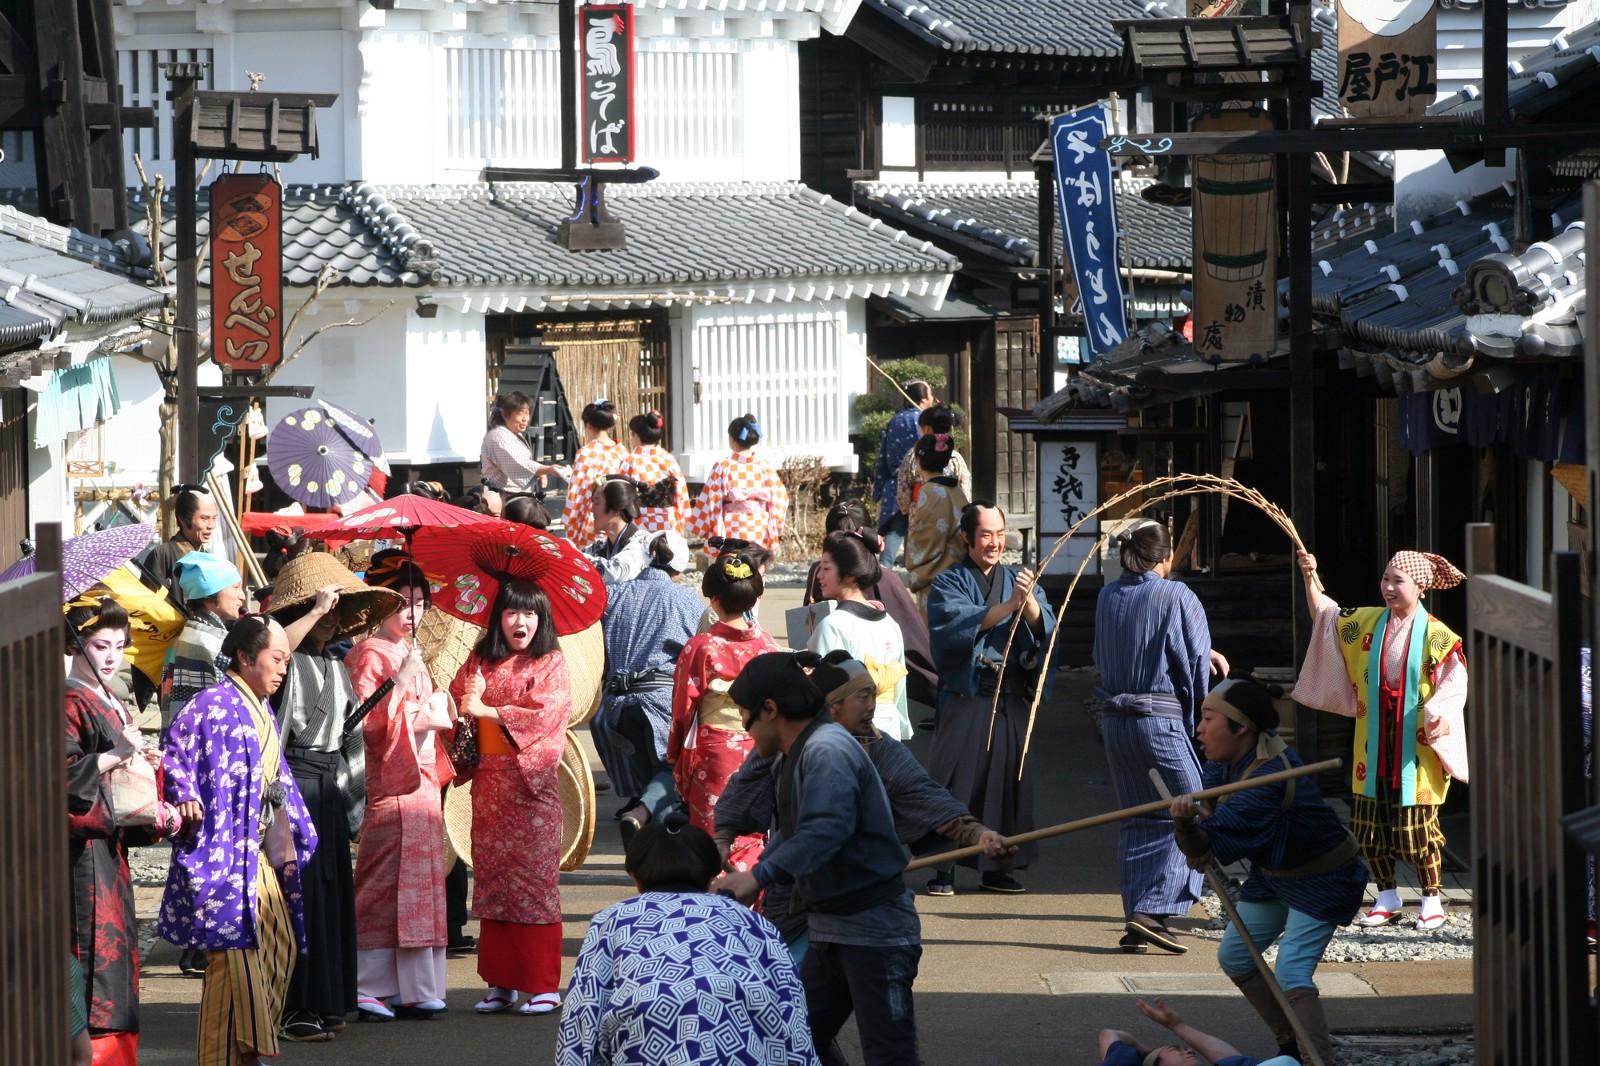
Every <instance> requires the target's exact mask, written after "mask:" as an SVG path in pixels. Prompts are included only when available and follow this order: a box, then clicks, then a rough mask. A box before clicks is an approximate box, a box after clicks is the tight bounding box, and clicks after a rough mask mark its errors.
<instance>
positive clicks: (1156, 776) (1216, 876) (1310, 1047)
mask: <svg viewBox="0 0 1600 1066" xmlns="http://www.w3.org/2000/svg"><path fill="white" fill-rule="evenodd" d="M1334 761H1335V762H1337V761H1338V760H1337V759H1335V760H1334ZM1269 776H1272V777H1276V776H1277V775H1276V774H1272V775H1269ZM1150 780H1151V782H1152V783H1153V784H1154V785H1155V786H1156V792H1157V793H1159V794H1160V796H1161V798H1162V800H1163V801H1165V802H1166V803H1168V804H1171V803H1172V792H1171V791H1170V790H1168V788H1167V783H1166V781H1165V780H1163V779H1162V777H1161V771H1160V770H1157V769H1156V768H1155V767H1153V766H1152V767H1151V768H1150ZM1247 780H1251V781H1264V780H1265V778H1260V777H1253V778H1248V779H1247ZM1202 795H1203V793H1199V792H1196V793H1195V794H1194V797H1195V799H1199V798H1201V796H1202ZM1205 874H1206V883H1207V884H1209V885H1210V886H1211V891H1213V892H1215V893H1216V894H1217V900H1218V901H1219V902H1220V903H1221V904H1222V909H1223V910H1224V911H1226V912H1227V915H1228V921H1230V922H1232V923H1233V931H1234V932H1236V933H1238V934H1239V940H1240V941H1241V942H1242V943H1243V944H1244V948H1245V950H1246V951H1248V952H1249V953H1250V958H1251V959H1253V960H1255V964H1256V972H1257V973H1259V974H1261V977H1262V979H1263V980H1265V981H1266V982H1267V988H1268V989H1269V990H1270V991H1271V992H1272V998H1273V999H1275V1000H1277V1002H1278V1009H1279V1010H1280V1011H1282V1012H1283V1017H1284V1019H1285V1020H1286V1021H1288V1023H1289V1027H1290V1028H1292V1029H1293V1030H1294V1035H1295V1039H1297V1040H1299V1041H1300V1053H1301V1054H1302V1055H1304V1056H1306V1057H1305V1059H1304V1060H1303V1061H1304V1062H1305V1064H1306V1066H1330V1064H1328V1063H1324V1062H1323V1061H1322V1057H1321V1056H1320V1055H1318V1054H1317V1047H1316V1045H1315V1044H1313V1043H1312V1042H1311V1034H1310V1033H1308V1032H1306V1027H1305V1025H1304V1023H1302V1022H1301V1021H1300V1016H1299V1015H1298V1014H1296V1013H1295V1010H1294V1004H1293V1003H1290V1002H1289V997H1288V996H1286V995H1284V994H1283V987H1282V986H1281V985H1279V984H1278V975H1277V974H1275V973H1273V972H1272V967H1270V966H1268V965H1267V959H1266V956H1264V955H1262V954H1261V948H1260V947H1259V946H1258V945H1257V944H1256V938H1255V937H1253V936H1251V935H1250V930H1249V929H1247V928H1245V924H1244V921H1243V919H1241V918H1240V917H1239V908H1238V907H1236V906H1234V903H1233V899H1232V897H1230V896H1229V895H1228V886H1227V883H1226V882H1224V881H1223V880H1222V871H1221V870H1219V869H1217V864H1216V862H1215V861H1214V860H1212V859H1207V860H1206V866H1205Z"/></svg>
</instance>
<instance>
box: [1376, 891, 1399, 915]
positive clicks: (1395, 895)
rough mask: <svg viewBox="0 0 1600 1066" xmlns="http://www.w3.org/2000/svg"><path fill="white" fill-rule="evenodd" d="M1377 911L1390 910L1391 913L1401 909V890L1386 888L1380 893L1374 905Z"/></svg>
mask: <svg viewBox="0 0 1600 1066" xmlns="http://www.w3.org/2000/svg"><path fill="white" fill-rule="evenodd" d="M1372 909H1373V910H1375V911H1388V912H1389V913H1390V914H1393V913H1395V912H1396V911H1398V910H1399V909H1400V890H1399V889H1397V888H1386V889H1384V890H1383V891H1382V892H1379V893H1378V901H1377V902H1376V903H1374V904H1373V905H1372Z"/></svg>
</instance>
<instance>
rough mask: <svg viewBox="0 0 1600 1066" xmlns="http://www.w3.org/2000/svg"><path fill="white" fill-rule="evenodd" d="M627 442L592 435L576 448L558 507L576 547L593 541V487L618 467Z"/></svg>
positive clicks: (620, 464)
mask: <svg viewBox="0 0 1600 1066" xmlns="http://www.w3.org/2000/svg"><path fill="white" fill-rule="evenodd" d="M627 458H628V446H627V445H626V444H623V443H621V442H620V441H614V440H612V439H611V438H610V437H596V438H595V439H594V440H592V441H590V442H589V443H588V444H585V445H584V446H583V447H581V448H579V449H578V456H577V458H576V459H574V460H573V461H572V478H571V480H570V481H568V483H567V486H568V487H567V505H566V506H565V507H564V508H562V510H561V524H562V526H563V527H564V528H565V529H566V537H567V539H568V540H570V541H572V543H574V544H576V545H577V546H578V547H579V548H580V549H582V548H587V547H588V546H589V545H591V544H593V543H594V541H595V531H594V490H595V486H596V485H598V484H600V482H601V481H602V480H604V479H605V478H608V477H610V476H611V475H612V474H615V473H616V472H617V471H618V470H620V469H622V464H623V462H624V461H625V460H626V459H627Z"/></svg>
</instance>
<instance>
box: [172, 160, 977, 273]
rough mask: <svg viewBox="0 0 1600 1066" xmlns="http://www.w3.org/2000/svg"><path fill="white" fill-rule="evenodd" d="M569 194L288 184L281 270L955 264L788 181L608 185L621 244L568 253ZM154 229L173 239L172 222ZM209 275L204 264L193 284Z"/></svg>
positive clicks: (809, 268) (523, 187)
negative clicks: (623, 229) (562, 235)
mask: <svg viewBox="0 0 1600 1066" xmlns="http://www.w3.org/2000/svg"><path fill="white" fill-rule="evenodd" d="M572 195H573V194H572V189H571V188H570V187H569V186H564V185H547V184H497V185H487V184H472V185H448V186H447V185H428V186H377V185H371V184H368V183H366V182H352V183H350V184H348V185H344V186H332V187H327V186H322V187H317V188H315V189H312V188H307V187H290V188H288V189H286V190H285V191H284V253H285V259H286V268H285V276H284V280H285V281H286V282H287V283H288V284H291V285H310V284H311V283H312V282H313V281H314V280H315V279H316V276H317V273H318V271H319V270H320V269H321V268H322V267H323V265H324V264H330V265H332V266H334V267H335V268H337V269H338V271H339V273H340V278H339V280H338V282H337V284H342V285H359V286H372V285H427V284H431V285H460V286H503V285H507V284H531V285H541V286H557V285H581V286H589V287H601V288H604V287H616V286H640V287H645V286H659V285H682V284H698V285H705V284H711V285H716V284H718V283H724V282H726V283H734V284H740V285H748V284H750V283H751V282H754V281H762V280H778V279H785V278H803V277H825V278H832V277H863V276H866V277H871V276H883V275H906V274H947V273H949V272H951V271H953V270H954V269H956V267H957V266H959V262H958V261H957V260H956V258H955V257H954V256H952V255H949V254H948V253H946V252H944V251H941V250H940V249H938V248H936V247H934V246H933V245H931V244H929V243H928V242H927V241H923V240H917V239H913V238H911V237H909V236H907V235H906V234H905V233H902V232H900V231H898V230H895V229H892V228H890V227H889V226H886V225H884V224H883V223H882V222H881V221H879V220H877V219H873V218H869V217H867V216H866V215H863V214H862V213H861V212H859V211H857V210H856V209H855V208H852V207H847V206H846V205H844V204H841V203H839V202H837V201H835V200H833V199H831V198H829V197H826V196H823V195H822V194H821V193H818V192H815V191H813V190H811V189H809V188H807V187H805V186H804V185H800V184H796V183H787V182H777V183H743V184H736V183H730V184H668V183H652V184H649V185H633V186H611V187H610V188H608V189H607V192H606V198H607V205H608V206H609V208H610V210H611V214H612V216H613V217H615V218H617V219H619V220H621V221H622V222H623V223H625V224H626V226H627V241H628V247H627V249H626V250H622V251H604V252H570V251H568V250H566V249H565V248H562V247H561V246H560V245H559V244H558V243H557V232H558V230H559V228H560V224H561V221H562V219H564V218H566V217H568V216H569V215H570V214H571V213H572ZM200 228H201V230H202V233H203V232H204V231H205V229H206V224H205V212H204V209H203V208H202V210H201V215H200ZM163 233H164V234H165V236H166V241H164V242H163V243H167V242H170V240H171V238H172V233H173V229H172V226H171V224H170V222H168V224H167V225H165V226H164V227H163ZM208 280H209V279H208V277H207V276H206V275H205V274H204V273H202V277H201V282H202V284H205V283H207V282H208Z"/></svg>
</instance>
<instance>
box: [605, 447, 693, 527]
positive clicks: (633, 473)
mask: <svg viewBox="0 0 1600 1066" xmlns="http://www.w3.org/2000/svg"><path fill="white" fill-rule="evenodd" d="M617 473H618V474H620V475H622V476H623V477H631V478H633V480H635V481H637V482H638V483H639V517H638V518H637V519H636V520H635V522H634V524H635V525H637V526H638V527H639V528H640V529H642V530H644V531H645V532H647V533H661V532H664V531H666V530H669V529H671V530H676V531H677V532H678V533H682V532H683V526H684V522H685V521H686V520H687V519H688V517H689V485H688V483H687V482H686V481H685V480H684V477H683V470H682V469H681V468H680V467H679V466H678V460H676V459H674V458H673V457H672V453H671V452H669V451H667V450H666V449H665V448H663V447H661V445H659V444H641V445H639V447H638V448H636V449H634V450H633V451H631V452H629V453H628V457H627V458H626V459H624V460H623V461H622V465H621V466H620V467H618V468H617Z"/></svg>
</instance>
